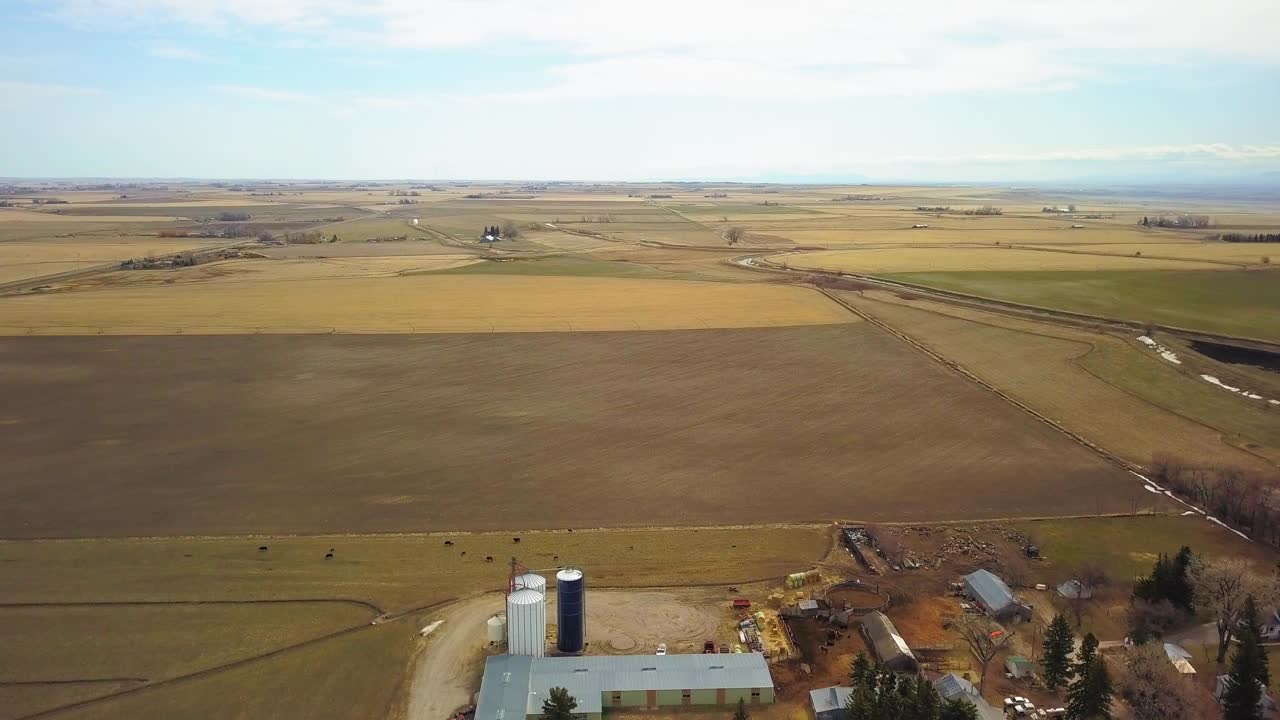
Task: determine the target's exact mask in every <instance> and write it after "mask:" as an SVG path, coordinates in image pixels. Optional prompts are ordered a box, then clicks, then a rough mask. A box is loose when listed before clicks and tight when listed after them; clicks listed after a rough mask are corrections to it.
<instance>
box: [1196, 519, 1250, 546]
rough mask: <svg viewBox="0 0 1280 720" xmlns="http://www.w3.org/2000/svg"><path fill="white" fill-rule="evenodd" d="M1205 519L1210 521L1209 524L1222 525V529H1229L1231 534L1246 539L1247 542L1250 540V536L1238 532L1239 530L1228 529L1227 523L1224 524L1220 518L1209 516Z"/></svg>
mask: <svg viewBox="0 0 1280 720" xmlns="http://www.w3.org/2000/svg"><path fill="white" fill-rule="evenodd" d="M1205 519H1206V520H1208V521H1209V522H1211V523H1214V524H1215V525H1221V526H1222V527H1224V528H1227V529H1228V530H1230V531H1231V532H1233V533H1235V534H1237V535H1239V536H1240V537H1242V538H1244V539H1245V540H1248V539H1249V536H1248V535H1245V534H1244V533H1242V532H1240V531H1239V530H1237V529H1235V528H1233V527H1228V525H1227V524H1226V523H1224V522H1222V521H1221V520H1219V519H1218V518H1216V517H1214V516H1212V515H1209V516H1208V517H1206V518H1205Z"/></svg>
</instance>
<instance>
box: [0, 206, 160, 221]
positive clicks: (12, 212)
mask: <svg viewBox="0 0 1280 720" xmlns="http://www.w3.org/2000/svg"><path fill="white" fill-rule="evenodd" d="M63 207H67V206H63ZM80 207H88V206H80ZM177 219H178V218H176V217H167V216H163V215H59V214H56V213H52V212H41V211H36V210H22V209H18V208H0V223H11V222H20V223H27V222H38V223H94V222H109V223H133V222H173V221H174V220H177Z"/></svg>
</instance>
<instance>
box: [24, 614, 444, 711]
mask: <svg viewBox="0 0 1280 720" xmlns="http://www.w3.org/2000/svg"><path fill="white" fill-rule="evenodd" d="M457 600H458V598H448V599H446V600H440V601H437V602H434V603H428V604H426V605H422V606H418V607H412V608H407V609H405V610H398V611H396V612H391V613H384V614H382V615H380V616H379V617H378V618H376V619H375V620H374V621H373V622H371V623H361V624H359V625H351V626H348V627H345V628H342V629H339V630H334V631H332V632H329V633H325V634H324V635H318V636H316V637H313V638H310V639H307V640H303V641H301V642H297V643H294V644H292V645H286V646H284V647H279V648H276V649H274V650H269V651H267V652H265V653H260V654H258V655H252V656H249V657H245V658H240V659H239V660H232V661H231V662H228V663H223V664H221V665H215V666H213V667H208V668H204V669H201V670H196V671H194V672H189V673H186V674H184V675H177V676H175V677H171V678H165V679H164V680H157V681H155V682H147V683H145V684H143V685H137V686H135V687H131V688H125V689H123V690H118V691H116V692H113V693H108V694H106V695H99V696H98V697H95V698H89V699H87V700H80V701H77V702H73V703H68V704H66V705H59V706H58V707H53V708H49V709H46V710H41V711H39V712H35V713H31V714H28V715H23V716H20V717H17V718H14V720H37V719H38V718H47V717H53V716H55V715H57V714H59V713H63V712H66V711H69V710H76V709H79V708H83V707H88V706H91V705H96V704H98V703H103V702H107V701H109V700H115V699H117V698H121V697H125V696H129V695H137V694H141V693H146V692H150V691H152V690H156V689H158V688H167V687H170V686H173V685H177V684H179V683H184V682H190V681H192V680H197V679H200V678H204V677H208V676H210V675H214V674H217V673H220V672H223V671H226V670H234V669H236V668H240V667H245V666H247V665H251V664H253V663H257V662H260V661H263V660H269V659H271V658H275V657H279V656H281V655H285V654H287V653H291V652H296V651H298V650H302V649H304V648H308V647H311V646H313V645H318V644H320V643H323V642H326V641H329V640H335V639H337V638H340V637H346V636H348V635H352V634H354V633H357V632H360V631H361V630H368V629H369V628H371V627H374V626H377V625H381V624H385V623H388V622H395V621H398V620H403V619H404V618H406V617H410V616H412V615H416V614H418V613H422V612H426V611H428V610H434V609H436V608H439V607H442V606H444V605H448V604H449V603H453V602H456V601H457ZM244 602H289V601H270V600H267V601H244ZM339 602H342V601H339ZM355 602H359V601H355ZM72 604H74V603H72ZM139 604H147V603H139ZM157 604H166V603H163V602H160V603H157Z"/></svg>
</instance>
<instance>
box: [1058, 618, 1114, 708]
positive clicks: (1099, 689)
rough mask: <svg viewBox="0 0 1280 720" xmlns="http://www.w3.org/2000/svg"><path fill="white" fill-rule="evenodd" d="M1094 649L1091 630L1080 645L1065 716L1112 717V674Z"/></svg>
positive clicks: (1095, 640)
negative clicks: (1074, 677) (1079, 659)
mask: <svg viewBox="0 0 1280 720" xmlns="http://www.w3.org/2000/svg"><path fill="white" fill-rule="evenodd" d="M1086 650H1087V651H1088V652H1087V654H1086ZM1097 650H1098V640H1097V638H1094V637H1093V634H1092V633H1090V634H1089V635H1087V636H1085V642H1084V644H1083V645H1082V646H1081V649H1080V654H1081V657H1082V660H1081V662H1080V664H1079V665H1077V670H1076V679H1075V681H1074V682H1072V683H1071V687H1070V688H1069V689H1068V690H1067V720H1110V718H1111V695H1112V692H1113V689H1112V687H1111V674H1110V673H1109V672H1108V671H1107V664H1106V661H1105V660H1103V659H1102V656H1101V655H1098V653H1097Z"/></svg>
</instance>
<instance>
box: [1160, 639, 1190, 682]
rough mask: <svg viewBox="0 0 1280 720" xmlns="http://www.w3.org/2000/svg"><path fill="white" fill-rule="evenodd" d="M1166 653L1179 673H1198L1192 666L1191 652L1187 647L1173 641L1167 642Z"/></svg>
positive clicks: (1165, 645)
mask: <svg viewBox="0 0 1280 720" xmlns="http://www.w3.org/2000/svg"><path fill="white" fill-rule="evenodd" d="M1164 654H1165V656H1166V657H1168V658H1169V662H1170V663H1173V667H1174V669H1176V670H1177V671H1178V672H1179V673H1181V674H1183V675H1195V674H1196V669H1195V668H1194V667H1192V666H1191V653H1189V652H1187V650H1186V648H1184V647H1182V646H1181V645H1174V644H1173V643H1165V644H1164Z"/></svg>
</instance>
